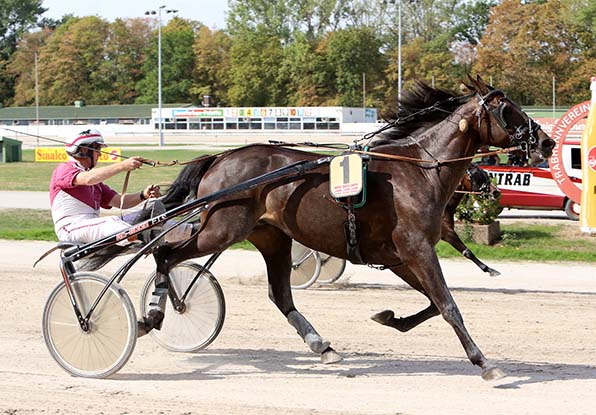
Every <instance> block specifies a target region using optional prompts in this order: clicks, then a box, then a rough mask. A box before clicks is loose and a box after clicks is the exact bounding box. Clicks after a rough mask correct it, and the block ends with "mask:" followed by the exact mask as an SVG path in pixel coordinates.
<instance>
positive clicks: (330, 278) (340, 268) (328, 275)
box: [317, 252, 346, 284]
mask: <svg viewBox="0 0 596 415" xmlns="http://www.w3.org/2000/svg"><path fill="white" fill-rule="evenodd" d="M319 256H320V257H321V273H320V274H319V279H318V280H317V282H318V283H319V284H331V283H333V282H335V281H337V280H338V279H339V277H341V275H342V274H343V273H344V270H345V269H346V260H345V259H342V258H336V257H334V256H330V255H327V254H324V253H322V252H319Z"/></svg>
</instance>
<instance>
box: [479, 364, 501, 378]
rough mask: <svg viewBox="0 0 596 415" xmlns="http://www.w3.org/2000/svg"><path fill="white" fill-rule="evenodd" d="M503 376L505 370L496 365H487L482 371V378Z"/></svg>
mask: <svg viewBox="0 0 596 415" xmlns="http://www.w3.org/2000/svg"><path fill="white" fill-rule="evenodd" d="M505 376H507V375H506V374H505V372H503V371H502V370H501V369H499V368H498V367H496V366H492V367H488V368H486V369H484V370H483V371H482V379H484V380H487V381H490V380H499V379H503V378H504V377H505Z"/></svg>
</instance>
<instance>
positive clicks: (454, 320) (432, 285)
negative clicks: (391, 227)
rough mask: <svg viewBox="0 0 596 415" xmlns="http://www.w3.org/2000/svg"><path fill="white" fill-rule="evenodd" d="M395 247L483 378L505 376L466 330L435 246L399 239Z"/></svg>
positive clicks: (492, 378)
mask: <svg viewBox="0 0 596 415" xmlns="http://www.w3.org/2000/svg"><path fill="white" fill-rule="evenodd" d="M414 245H415V246H414ZM397 246H399V247H400V248H401V249H400V254H402V255H401V256H402V258H403V259H404V260H405V261H406V263H407V264H408V266H409V267H410V269H411V270H412V271H413V272H414V274H415V275H416V277H417V278H418V280H419V281H420V284H421V286H422V287H423V288H424V291H425V293H426V294H427V295H428V297H429V298H430V300H431V301H432V302H433V304H434V305H435V306H436V307H437V309H438V310H439V312H440V313H441V315H442V316H443V318H444V319H445V321H447V322H448V323H449V324H450V325H451V327H453V330H454V331H455V333H456V335H457V337H458V338H459V341H460V342H461V344H462V346H463V347H464V350H465V351H466V354H467V355H468V359H470V361H471V362H472V363H473V364H474V365H476V366H479V367H480V368H481V369H482V378H483V379H485V380H496V379H500V378H502V377H504V376H505V373H503V371H501V370H500V369H499V368H497V367H496V366H494V365H492V364H491V363H490V362H489V361H488V360H487V359H486V357H484V354H482V352H481V351H480V348H478V346H477V345H476V343H474V341H473V340H472V337H471V336H470V334H469V333H468V330H467V329H466V327H465V325H464V320H463V318H462V316H461V313H460V311H459V309H458V307H457V304H456V303H455V300H454V299H453V297H452V296H451V293H450V292H449V289H448V288H447V284H446V283H445V278H444V277H443V272H442V271H441V267H440V265H439V259H438V258H437V254H436V252H435V250H434V246H433V245H432V244H430V243H428V242H425V241H423V242H421V243H419V244H404V243H403V241H402V242H401V243H400V244H398V245H397Z"/></svg>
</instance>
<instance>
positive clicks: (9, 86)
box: [0, 0, 47, 104]
mask: <svg viewBox="0 0 596 415" xmlns="http://www.w3.org/2000/svg"><path fill="white" fill-rule="evenodd" d="M41 3H42V1H41V0H2V5H1V6H0V102H2V103H4V104H7V103H10V102H11V99H12V97H13V95H14V90H13V88H14V81H15V79H14V77H13V76H10V75H8V74H7V71H6V65H7V64H8V61H9V59H10V57H11V55H12V54H13V53H14V51H15V50H16V47H17V43H18V40H19V39H20V37H21V36H22V35H23V34H24V33H25V32H26V31H27V30H28V29H30V28H31V27H33V26H34V24H35V22H36V21H37V19H38V18H39V16H40V15H41V14H43V13H44V12H45V11H46V10H47V9H44V8H43V7H42V6H41Z"/></svg>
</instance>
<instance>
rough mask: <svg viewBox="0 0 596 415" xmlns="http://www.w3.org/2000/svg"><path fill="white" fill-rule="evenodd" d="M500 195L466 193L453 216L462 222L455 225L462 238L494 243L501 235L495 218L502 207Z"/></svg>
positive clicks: (486, 243) (489, 243)
mask: <svg viewBox="0 0 596 415" xmlns="http://www.w3.org/2000/svg"><path fill="white" fill-rule="evenodd" d="M499 200H500V196H498V197H494V196H493V195H490V194H485V193H466V194H465V195H464V197H463V198H462V200H461V202H460V203H459V205H458V206H457V209H456V211H455V217H456V218H457V219H458V220H459V221H461V222H462V223H463V225H462V226H457V228H458V231H460V232H463V236H464V239H469V240H472V241H474V242H476V243H478V244H483V245H494V244H495V243H496V242H497V241H498V240H499V239H500V237H501V227H500V224H499V221H497V220H496V218H497V216H499V213H501V211H502V210H503V208H502V207H501V206H500V204H499Z"/></svg>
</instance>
